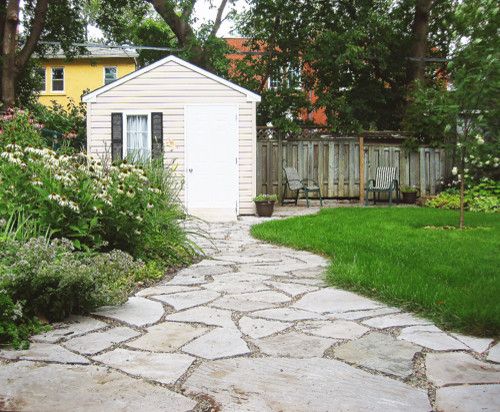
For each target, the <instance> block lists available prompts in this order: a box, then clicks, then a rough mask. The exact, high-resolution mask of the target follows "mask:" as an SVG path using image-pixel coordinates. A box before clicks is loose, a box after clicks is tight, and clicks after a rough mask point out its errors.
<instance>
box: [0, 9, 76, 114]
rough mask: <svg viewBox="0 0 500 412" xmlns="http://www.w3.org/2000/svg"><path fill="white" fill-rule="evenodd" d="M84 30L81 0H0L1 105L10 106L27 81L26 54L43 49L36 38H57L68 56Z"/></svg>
mask: <svg viewBox="0 0 500 412" xmlns="http://www.w3.org/2000/svg"><path fill="white" fill-rule="evenodd" d="M21 11H22V13H21ZM84 34H85V22H84V19H83V15H82V9H81V2H79V1H77V0H61V1H48V0H24V1H22V2H21V0H0V44H1V45H2V59H1V61H0V64H1V71H2V82H1V98H2V103H3V105H4V106H7V107H9V106H14V105H15V104H16V99H17V98H18V91H19V90H20V89H22V84H23V83H22V82H23V81H25V83H24V85H26V81H27V82H28V84H29V76H32V74H31V70H30V58H31V57H32V55H33V53H38V54H40V55H43V53H44V52H45V51H46V49H47V48H46V47H44V46H41V45H40V43H39V41H40V40H49V41H50V40H52V41H59V42H60V43H61V47H62V48H63V50H64V51H65V52H66V53H67V55H68V56H71V55H72V54H74V53H75V52H76V50H75V48H74V47H73V46H72V44H73V43H75V42H78V41H82V40H83V39H84Z"/></svg>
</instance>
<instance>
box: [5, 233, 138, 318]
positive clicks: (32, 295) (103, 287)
mask: <svg viewBox="0 0 500 412" xmlns="http://www.w3.org/2000/svg"><path fill="white" fill-rule="evenodd" d="M0 246H1V250H0V285H2V289H4V290H5V291H6V292H7V293H8V295H9V296H10V298H11V300H12V301H13V302H25V303H24V316H27V317H28V318H30V317H32V316H35V315H36V316H43V317H46V318H47V319H49V320H51V321H52V320H60V319H64V318H65V317H67V316H68V315H70V314H72V313H85V312H88V311H90V310H92V309H94V308H96V307H99V306H102V305H114V304H119V303H122V302H124V301H125V300H126V299H127V296H128V294H129V293H130V292H131V290H132V289H133V286H134V278H135V275H136V273H137V272H140V271H141V270H143V267H144V264H143V263H142V262H137V261H134V260H133V258H132V257H131V256H130V255H128V254H126V253H124V252H121V251H118V250H114V251H111V252H110V253H100V254H95V253H88V252H75V251H74V248H73V245H72V243H71V242H69V241H68V240H66V239H56V240H53V241H51V242H47V241H46V240H45V239H44V238H33V239H30V240H29V241H28V242H25V243H21V242H18V241H4V242H2V244H1V245H0Z"/></svg>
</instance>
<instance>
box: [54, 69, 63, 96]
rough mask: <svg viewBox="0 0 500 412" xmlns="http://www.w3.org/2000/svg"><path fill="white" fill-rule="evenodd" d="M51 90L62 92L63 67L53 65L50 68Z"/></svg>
mask: <svg viewBox="0 0 500 412" xmlns="http://www.w3.org/2000/svg"><path fill="white" fill-rule="evenodd" d="M52 91H53V92H63V91H64V68H63V67H53V68H52Z"/></svg>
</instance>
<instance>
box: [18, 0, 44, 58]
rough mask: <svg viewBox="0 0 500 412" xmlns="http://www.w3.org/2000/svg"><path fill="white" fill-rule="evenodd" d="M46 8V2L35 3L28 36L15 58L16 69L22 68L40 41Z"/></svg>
mask: <svg viewBox="0 0 500 412" xmlns="http://www.w3.org/2000/svg"><path fill="white" fill-rule="evenodd" d="M48 8H49V1H48V0H38V1H37V2H36V6H35V11H34V19H33V24H32V26H31V31H30V35H29V37H28V39H27V40H26V43H25V44H24V46H23V48H22V49H21V51H20V52H19V54H18V56H17V58H16V66H17V67H23V66H24V65H25V64H26V63H27V62H28V59H29V58H30V57H31V55H32V54H33V52H34V51H35V47H36V45H37V43H38V40H39V39H40V35H41V34H42V31H43V27H44V25H45V18H46V16H47V10H48Z"/></svg>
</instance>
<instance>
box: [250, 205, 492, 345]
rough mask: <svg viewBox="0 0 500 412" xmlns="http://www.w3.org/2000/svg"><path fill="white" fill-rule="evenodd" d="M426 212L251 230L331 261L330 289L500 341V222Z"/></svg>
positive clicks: (352, 214) (318, 219)
mask: <svg viewBox="0 0 500 412" xmlns="http://www.w3.org/2000/svg"><path fill="white" fill-rule="evenodd" d="M465 221H466V225H467V226H469V227H477V228H481V230H464V231H461V230H428V229H426V227H429V226H435V227H446V226H456V225H457V224H458V213H457V212H455V211H448V210H435V209H423V208H369V209H368V208H367V209H362V208H352V209H340V208H339V209H325V210H322V211H321V212H320V213H319V214H317V215H312V216H303V217H296V218H291V219H286V220H279V221H271V222H266V223H263V224H260V225H257V226H254V227H253V228H252V234H253V235H254V236H255V237H257V238H259V239H262V240H266V241H269V242H272V243H277V244H282V245H286V246H290V247H294V248H298V249H305V250H309V251H313V252H316V253H321V254H324V255H327V256H329V257H330V258H331V259H332V264H331V266H330V268H329V270H328V273H327V278H328V281H329V282H330V283H331V284H332V285H336V286H340V287H343V288H346V289H350V290H354V291H358V292H360V293H362V294H364V295H367V296H371V297H374V298H376V299H379V300H382V301H384V302H387V303H389V304H393V305H397V306H399V307H403V308H404V309H407V310H411V311H414V312H417V313H421V314H423V315H425V316H426V317H429V318H431V319H432V320H434V321H435V322H436V323H438V324H439V325H441V326H442V327H444V328H447V329H453V330H459V331H463V332H467V333H471V334H475V335H479V336H483V335H487V336H498V335H499V334H500V305H499V303H498V296H500V279H499V270H498V268H499V267H500V256H499V254H498V250H500V216H499V215H498V214H485V213H467V214H466V218H465Z"/></svg>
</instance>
